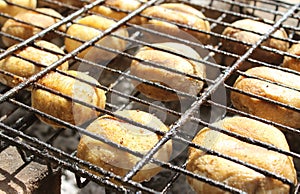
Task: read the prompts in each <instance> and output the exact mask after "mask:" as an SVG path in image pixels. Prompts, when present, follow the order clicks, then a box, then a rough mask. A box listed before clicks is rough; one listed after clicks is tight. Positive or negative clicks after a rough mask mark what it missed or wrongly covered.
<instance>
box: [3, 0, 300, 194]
mask: <svg viewBox="0 0 300 194" xmlns="http://www.w3.org/2000/svg"><path fill="white" fill-rule="evenodd" d="M44 1H46V2H55V1H51V0H44ZM214 1H215V2H227V3H228V2H230V4H231V5H236V6H239V7H247V6H248V5H246V4H241V3H238V2H234V1H230V0H212V1H211V3H213V2H214ZM103 2H104V1H103V0H97V1H95V2H93V3H91V4H88V5H86V6H85V7H83V8H81V9H78V10H77V8H76V7H74V6H68V5H64V4H60V3H58V4H60V5H64V7H66V8H69V9H74V10H77V11H75V12H73V13H71V14H69V15H67V16H66V17H64V19H62V20H61V21H60V22H58V23H56V24H54V25H53V26H51V27H49V28H46V29H44V30H42V31H41V32H40V33H38V34H36V35H34V36H32V37H31V38H29V39H27V40H24V41H23V42H21V43H20V44H18V45H17V46H16V47H14V48H13V49H11V50H5V49H2V51H3V52H2V53H0V59H3V58H4V57H6V56H8V55H10V54H12V53H13V52H15V51H16V50H18V49H20V48H23V47H25V46H27V45H32V41H34V40H36V39H38V38H39V37H42V36H44V35H45V34H46V33H48V32H55V33H57V34H59V35H62V36H66V35H65V34H64V33H63V32H58V31H57V30H55V29H57V28H58V27H59V26H60V25H62V24H68V23H69V22H71V21H73V20H74V19H75V18H76V17H78V16H80V15H82V14H84V13H88V12H90V11H89V10H90V9H91V8H92V7H94V6H96V5H99V4H102V3H103ZM161 2H163V1H159V0H151V1H149V2H147V3H144V4H143V5H142V6H141V7H140V8H138V9H137V10H135V11H133V12H132V13H130V14H129V15H127V16H126V17H124V18H123V19H121V20H119V21H117V23H116V24H115V25H114V26H113V27H111V28H109V29H107V30H105V31H104V32H103V33H102V34H101V35H99V36H97V37H95V38H93V39H92V40H91V41H88V42H85V43H83V45H82V46H80V47H79V48H77V49H76V50H74V51H73V52H70V53H68V54H65V55H64V56H63V57H62V58H61V59H59V60H58V61H57V62H55V63H53V64H52V65H50V66H48V67H46V68H45V69H44V70H42V71H41V72H39V73H37V74H35V75H34V76H32V77H30V78H29V79H27V80H26V81H24V82H23V83H21V84H19V85H18V86H16V87H14V88H12V89H8V91H6V92H4V93H3V94H2V92H1V95H0V104H1V103H3V102H10V103H12V104H15V105H16V106H17V107H18V108H21V109H26V111H28V112H30V113H36V114H39V115H42V116H45V117H47V118H50V119H51V120H55V121H57V122H58V123H60V124H63V125H64V126H65V127H66V128H68V129H71V130H74V131H76V132H79V133H81V134H85V135H89V136H91V137H94V138H95V139H98V140H101V141H103V142H105V143H107V144H109V145H111V146H114V147H117V148H119V149H122V150H124V151H126V152H129V153H132V154H134V155H136V156H139V157H141V160H140V161H139V162H138V163H137V164H136V166H135V167H134V168H132V169H131V170H130V171H129V172H128V174H127V175H126V176H125V177H124V178H122V177H119V176H116V175H114V174H113V173H111V172H106V171H104V170H103V169H101V168H99V167H95V166H93V165H91V164H89V163H87V162H85V161H82V160H80V159H78V158H76V157H74V154H73V155H70V154H67V153H65V152H64V151H62V150H59V149H56V148H55V147H53V146H51V144H47V143H50V142H51V141H53V140H51V139H52V138H50V139H49V142H48V141H46V142H47V143H46V142H43V141H41V140H38V139H35V138H32V137H30V136H28V135H26V134H25V133H24V132H22V130H21V131H19V130H17V129H15V128H19V127H17V126H16V127H10V126H8V125H6V124H4V123H2V122H0V128H1V129H2V130H3V131H4V130H5V132H6V133H8V135H7V134H6V133H3V131H0V139H2V140H4V141H5V143H4V144H7V143H8V144H7V145H5V146H8V145H14V146H16V147H18V148H20V149H21V150H26V152H29V153H31V154H33V155H34V156H35V157H29V158H27V159H26V154H24V155H23V158H24V160H29V161H30V160H35V159H37V158H39V159H40V160H41V162H45V163H47V164H48V166H49V169H51V168H53V167H52V164H50V163H52V162H53V163H55V164H58V165H59V166H60V167H62V168H65V169H68V170H70V171H72V172H74V173H75V174H76V175H80V176H81V177H86V178H88V179H90V180H92V181H94V182H96V183H98V184H100V185H103V186H105V187H108V188H110V189H113V190H116V191H118V192H131V190H130V188H134V190H141V191H144V192H149V193H159V191H156V190H154V189H152V188H148V187H147V186H144V185H143V184H140V183H136V182H134V181H132V180H130V179H131V178H132V177H133V176H134V175H135V173H136V172H137V171H138V170H139V169H141V168H142V167H143V166H144V165H145V164H147V163H149V162H154V163H156V164H159V165H161V166H162V167H163V168H166V169H170V170H171V171H174V172H175V175H174V176H173V177H172V179H171V180H170V181H169V182H168V184H167V185H166V186H165V188H164V189H163V191H161V192H162V193H166V192H167V191H168V190H169V189H170V188H171V187H172V184H173V183H174V182H175V181H176V179H177V178H178V176H179V175H181V174H184V175H188V176H191V177H193V178H196V179H198V180H201V181H204V182H207V183H209V184H211V185H214V186H218V187H220V188H222V189H224V190H227V191H230V192H233V193H242V192H241V191H240V190H237V189H235V188H232V187H229V186H227V185H224V184H222V183H220V182H218V181H215V180H211V179H208V178H205V177H202V176H199V175H196V174H193V173H191V172H189V171H187V170H185V164H183V165H182V166H176V165H173V164H171V163H170V162H161V161H158V160H156V159H153V158H152V156H153V155H154V154H155V153H156V151H157V150H158V149H159V148H160V147H161V146H162V145H163V144H164V143H166V142H167V141H169V140H170V139H172V140H177V141H183V142H185V143H187V144H189V146H190V147H194V148H197V149H205V148H203V147H201V146H199V145H196V144H193V143H191V142H190V140H187V139H185V138H184V137H181V136H178V135H177V130H178V128H180V127H181V126H182V125H183V124H184V123H185V122H188V121H189V120H190V119H191V120H192V121H193V122H198V123H201V124H203V125H204V126H209V127H210V128H211V129H213V130H217V131H220V132H222V133H225V134H227V135H229V136H233V137H236V138H238V139H240V140H242V141H245V142H247V143H251V144H255V145H259V146H263V147H265V148H267V149H270V150H274V151H277V152H280V153H283V154H286V155H289V156H293V157H296V158H298V159H300V155H299V154H297V153H293V152H287V151H283V150H280V149H278V148H275V147H274V146H271V145H268V144H266V143H263V142H259V141H256V140H253V139H250V138H247V137H243V136H240V135H238V134H234V133H232V132H228V131H226V130H223V129H220V128H217V127H213V126H211V125H210V123H206V122H204V121H202V120H200V119H199V118H195V117H193V116H192V115H193V112H194V111H195V110H196V109H198V108H199V107H201V106H203V105H204V104H205V103H208V104H210V105H212V104H216V103H215V102H213V101H211V100H208V99H209V97H210V96H211V95H212V94H213V93H214V92H215V90H216V89H217V88H218V87H219V86H220V85H221V84H223V82H225V81H227V80H228V79H229V78H230V77H231V76H232V75H233V74H235V73H236V72H237V73H238V74H239V75H243V73H242V72H241V71H238V70H237V69H238V68H239V65H240V64H241V63H242V62H243V61H246V60H248V61H251V62H258V63H260V64H263V65H266V66H268V65H270V64H267V63H263V62H259V61H256V60H254V59H250V58H249V56H250V55H251V53H252V52H253V51H254V50H255V49H256V48H262V49H266V48H265V47H261V43H262V42H263V41H264V40H266V39H267V38H268V37H269V35H270V34H271V33H272V32H274V31H275V30H276V29H277V28H278V27H281V26H282V23H283V22H284V20H285V19H288V18H289V17H290V16H291V15H293V13H294V12H296V10H297V11H298V12H299V11H300V4H297V5H293V4H289V5H288V4H284V3H280V1H273V2H274V4H275V5H276V6H277V9H278V7H280V6H282V7H285V6H286V8H289V9H288V11H287V12H285V13H283V15H282V18H281V19H279V20H278V21H277V22H276V23H275V24H274V25H273V27H272V30H271V31H269V32H268V33H267V34H264V35H263V36H262V37H261V39H260V40H259V41H258V42H257V43H256V44H254V45H251V48H250V49H249V50H248V51H247V52H246V53H245V54H244V55H242V56H238V55H236V54H233V53H227V52H225V51H222V50H221V49H219V48H213V47H211V46H210V45H204V46H203V45H200V44H196V43H192V42H189V41H186V40H182V41H183V42H185V43H188V44H189V45H194V46H199V47H202V48H203V49H208V50H209V51H210V52H213V53H219V54H222V55H226V56H234V57H239V58H238V60H237V61H236V62H235V63H234V64H233V65H232V66H230V67H228V68H224V67H222V68H223V70H224V72H223V73H221V74H220V76H218V77H217V78H216V79H215V80H213V81H212V82H213V84H212V85H210V86H208V88H207V89H206V90H205V91H203V93H202V94H201V96H193V97H191V96H189V95H187V94H182V95H184V96H185V97H190V98H192V99H194V103H193V105H192V106H191V108H190V109H188V110H187V111H186V112H184V113H183V114H179V115H178V116H180V118H179V119H178V120H177V121H176V122H175V123H174V124H173V125H172V126H171V128H170V131H168V132H166V133H163V132H161V131H158V130H157V129H154V128H151V127H146V126H143V125H141V124H138V123H135V122H132V121H130V120H128V119H126V118H124V117H120V116H118V115H115V114H114V113H113V112H112V111H109V110H106V109H99V108H97V107H93V106H90V105H89V104H87V103H83V102H79V101H77V100H76V99H74V98H72V97H67V96H65V97H66V98H70V99H71V100H73V101H74V102H78V103H80V104H83V105H85V106H90V107H92V108H94V109H95V110H97V111H99V112H101V113H105V114H109V115H113V116H116V117H118V118H119V119H122V120H124V121H126V122H129V123H131V124H133V125H136V126H139V127H143V128H145V129H147V130H150V131H152V132H155V133H156V134H158V135H163V138H162V139H161V140H160V141H159V142H158V143H157V144H156V145H155V146H154V147H153V149H151V151H150V152H148V153H147V154H146V155H142V154H140V153H138V152H134V151H132V150H129V149H127V148H125V147H122V146H119V145H117V144H115V143H113V142H110V141H108V140H107V139H105V138H103V137H101V136H97V135H94V134H92V133H89V132H86V131H85V130H84V128H83V127H76V126H73V125H71V124H69V123H67V122H63V121H61V120H59V119H57V118H55V117H51V116H50V115H47V114H45V113H43V112H40V111H38V110H36V109H33V108H31V107H30V106H29V105H28V104H26V103H23V102H19V101H17V100H15V99H14V98H15V96H16V95H18V93H19V92H20V91H22V90H23V89H25V88H26V87H29V86H31V85H32V84H34V85H35V87H37V86H38V85H37V84H36V83H35V82H36V81H37V80H38V79H39V78H41V77H42V76H44V75H45V74H47V73H48V72H49V71H51V70H54V69H55V68H56V67H58V66H59V65H61V64H62V63H64V62H65V61H67V60H74V59H75V60H77V61H80V60H82V59H79V58H78V57H76V56H75V55H76V54H77V53H78V52H80V51H82V50H84V49H85V48H87V47H88V46H91V45H92V44H93V43H95V42H97V41H98V40H100V39H101V38H102V37H104V36H106V35H111V33H112V32H113V31H114V30H115V29H118V28H119V27H120V26H122V25H124V24H125V23H126V25H127V26H133V27H135V28H137V29H138V28H140V29H141V27H140V26H137V25H134V24H128V23H127V22H128V21H129V20H130V19H132V18H133V17H134V16H136V15H138V14H139V13H140V12H141V11H142V10H143V9H145V8H147V7H149V6H151V5H152V4H155V3H161ZM182 2H185V3H187V2H188V3H189V4H191V2H190V1H182ZM257 2H264V3H269V1H267V0H257ZM191 5H193V4H191ZM203 8H204V9H205V8H206V9H212V10H214V9H215V8H213V7H210V6H203ZM252 8H253V10H254V9H255V10H261V11H268V12H270V13H274V17H275V19H276V17H277V16H278V15H277V14H278V12H277V11H273V10H271V11H269V10H264V9H263V8H258V7H256V6H254V7H252ZM218 11H220V10H218ZM221 13H223V14H231V15H234V16H238V17H243V16H246V17H250V16H249V15H245V14H241V13H237V12H234V11H224V10H222V12H221ZM279 15H280V14H279ZM220 17H221V16H220ZM298 17H299V18H298ZM296 18H298V19H300V16H297V17H296ZM256 19H257V18H256ZM207 20H208V21H209V22H210V23H211V24H216V25H224V26H227V25H228V26H230V24H226V23H224V22H223V21H221V22H219V21H218V20H217V19H211V18H208V19H207ZM299 24H300V22H299V23H298V27H296V28H293V27H288V26H284V25H283V27H287V28H293V29H292V30H294V31H300V27H299V26H300V25H299ZM177 25H178V24H177ZM178 26H180V25H178ZM185 27H186V26H185ZM298 28H299V29H298ZM144 30H145V29H144ZM200 32H202V31H200ZM209 34H210V35H211V36H214V37H217V38H224V39H228V40H229V39H230V38H227V37H225V36H223V35H220V34H219V33H214V32H211V33H209ZM1 35H5V36H6V34H3V33H1ZM167 36H168V35H167ZM285 40H286V41H289V42H290V43H295V42H297V41H296V40H293V39H291V38H288V39H285ZM132 42H134V41H132ZM298 42H299V41H298ZM140 43H141V42H140ZM142 44H144V45H147V43H145V42H142ZM148 46H150V45H148ZM100 48H101V47H100ZM102 48H103V47H102ZM106 49H107V50H110V51H113V50H112V49H109V48H106ZM267 50H268V51H272V52H276V53H278V54H282V55H284V56H291V57H293V58H299V59H300V57H299V56H296V55H291V54H289V53H287V52H282V51H276V50H274V49H268V48H267ZM115 52H117V51H116V50H115ZM118 54H122V52H121V53H118ZM123 54H125V56H126V57H132V58H133V56H131V55H126V53H123ZM207 57H208V58H209V57H210V56H207ZM133 59H135V58H133ZM83 61H84V60H83ZM85 62H89V61H85ZM197 62H202V63H205V64H206V65H212V64H210V63H209V62H207V61H206V60H200V61H197ZM150 65H151V66H154V67H158V68H161V66H160V65H157V64H155V63H150ZM213 65H215V66H216V67H220V66H219V65H218V64H213ZM272 67H274V66H272ZM274 68H277V69H281V70H285V71H287V72H292V73H294V74H297V75H300V74H299V73H295V72H294V71H291V70H286V69H283V68H280V67H274ZM111 70H112V71H113V70H114V69H111ZM168 70H169V69H168ZM55 71H57V72H60V73H63V72H61V71H59V70H55ZM116 72H118V73H120V75H122V77H123V76H124V77H126V76H127V77H129V78H132V79H133V78H134V79H137V80H139V81H143V82H146V83H147V84H150V85H153V86H156V87H159V88H161V89H165V90H168V91H173V92H176V93H178V94H181V92H179V91H176V90H173V89H168V88H167V87H165V86H162V85H160V84H155V83H152V82H149V81H146V80H143V79H140V78H136V77H134V76H131V75H129V74H128V73H126V72H122V71H119V70H116ZM0 73H4V74H8V75H10V74H9V73H7V72H4V71H0ZM174 73H180V72H174ZM11 76H12V75H11ZM185 76H190V77H191V78H196V79H199V77H195V76H191V75H185ZM79 81H84V80H79ZM205 81H208V80H205ZM210 81H211V80H210ZM84 82H86V81H84ZM86 83H87V82H86ZM88 84H91V83H88ZM117 84H118V82H117V81H116V84H115V85H117ZM91 85H92V84H91ZM113 85H114V84H113ZM113 85H112V86H109V87H104V86H100V88H102V89H105V91H106V92H111V93H113V92H115V93H116V94H118V95H120V96H122V95H123V96H124V97H125V98H130V100H134V101H137V102H138V103H145V104H147V105H148V106H153V107H155V108H158V109H161V108H162V110H167V111H168V112H169V113H172V114H177V113H178V112H176V111H174V110H169V109H167V108H166V109H165V107H160V106H158V105H155V104H153V103H149V102H147V101H144V100H142V99H139V98H138V97H136V96H134V95H129V96H128V95H127V96H126V94H122V93H121V92H119V91H117V90H115V91H114V89H113ZM38 87H40V86H38ZM97 87H98V86H97ZM225 87H226V88H227V89H228V90H230V91H233V90H234V88H232V87H231V86H230V85H225ZM51 92H54V91H51ZM238 92H241V91H238ZM58 94H59V93H58ZM59 95H62V94H59ZM256 97H257V96H256ZM264 100H266V99H264ZM267 101H268V102H272V101H270V100H267ZM217 105H218V106H220V107H222V105H220V104H217ZM109 106H110V105H109ZM111 106H112V107H113V105H111ZM283 106H284V107H286V108H289V109H291V110H296V111H298V112H299V110H300V109H299V108H295V107H291V106H287V105H285V104H283ZM18 108H17V109H18ZM223 109H226V110H230V111H231V112H235V113H237V114H240V115H245V116H247V117H250V118H251V117H252V118H255V119H257V120H261V121H263V122H265V123H269V124H273V125H275V126H279V127H281V128H284V129H286V130H288V131H290V132H293V133H299V131H297V130H296V129H293V128H291V127H287V126H282V125H280V124H277V123H274V122H270V121H267V120H265V119H262V118H259V117H255V116H253V115H250V114H247V113H243V112H241V111H238V110H236V109H234V108H232V107H228V106H226V107H224V106H223ZM12 114H13V113H12ZM7 117H10V115H7ZM5 119H6V118H4V120H5ZM26 123H27V122H25V124H26ZM20 125H21V124H20ZM21 126H24V124H23V125H21ZM24 129H25V130H26V129H27V128H26V127H24ZM60 133H62V131H57V132H55V133H54V135H53V138H54V139H55V136H59V135H60ZM179 134H180V133H179ZM180 135H181V134H180ZM18 138H22V139H23V140H26V141H27V143H25V142H22V141H20V140H19V139H18ZM31 144H32V145H31ZM5 146H1V147H0V148H2V149H3V148H4V147H5ZM0 150H1V149H0ZM205 151H206V152H207V153H211V154H214V155H217V156H219V157H223V158H226V159H229V160H231V161H235V162H237V163H240V164H243V165H245V166H247V167H250V168H252V169H255V170H258V171H261V172H262V174H265V175H267V176H272V177H274V178H277V179H279V180H281V181H283V182H285V183H288V184H290V185H291V186H292V185H293V184H292V183H291V182H290V181H288V180H287V179H285V178H283V177H280V176H278V175H276V174H273V173H270V172H267V171H265V170H263V169H260V168H256V167H254V166H252V165H250V164H247V163H245V162H242V161H240V160H237V159H234V158H231V157H229V158H228V157H227V156H224V155H222V154H220V153H216V152H214V151H212V150H205ZM21 155H22V154H21ZM58 155H61V156H60V157H58ZM64 157H65V158H64ZM50 161H51V162H50ZM70 161H74V162H75V163H76V164H77V165H76V166H75V165H71V163H70ZM49 162H50V163H49ZM81 165H83V166H85V167H87V168H91V169H94V170H95V171H98V172H101V173H102V174H105V175H107V176H109V177H111V178H114V179H116V180H119V181H121V182H122V184H124V185H126V186H128V188H127V189H126V188H125V187H122V186H118V185H116V184H114V183H112V182H110V181H109V180H107V179H102V178H99V177H97V176H95V175H93V174H91V173H89V172H87V171H85V170H84V169H83V168H82V167H81ZM298 175H299V174H298ZM78 181H79V179H78ZM172 181H174V182H172ZM80 184H81V182H80V181H79V185H80ZM84 185H85V184H84V183H82V185H81V186H84ZM291 190H294V191H291V192H295V193H296V192H298V191H299V185H296V186H295V187H293V188H292V189H291Z"/></svg>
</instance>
